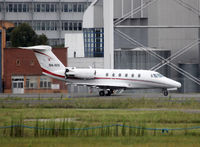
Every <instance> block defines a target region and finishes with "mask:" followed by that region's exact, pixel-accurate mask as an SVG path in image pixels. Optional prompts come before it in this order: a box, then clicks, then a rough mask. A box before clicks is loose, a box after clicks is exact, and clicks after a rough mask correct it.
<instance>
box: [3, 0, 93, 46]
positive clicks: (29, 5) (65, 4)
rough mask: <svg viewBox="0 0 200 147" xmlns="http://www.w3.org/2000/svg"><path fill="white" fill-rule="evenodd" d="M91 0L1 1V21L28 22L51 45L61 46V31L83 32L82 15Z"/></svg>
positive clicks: (62, 32) (62, 40) (62, 35)
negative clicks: (44, 36) (45, 37)
mask: <svg viewBox="0 0 200 147" xmlns="http://www.w3.org/2000/svg"><path fill="white" fill-rule="evenodd" d="M90 1H91V0H0V20H8V21H11V22H13V23H14V24H15V25H16V26H17V25H19V24H20V23H24V22H25V23H29V24H30V25H31V26H32V27H33V29H34V30H35V31H36V33H37V34H42V33H43V34H45V35H46V36H47V38H48V39H49V44H50V45H64V34H65V33H69V32H70V33H71V32H81V31H82V18H83V13H84V11H85V9H86V8H87V7H88V5H89V4H90Z"/></svg>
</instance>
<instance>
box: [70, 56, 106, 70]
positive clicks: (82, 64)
mask: <svg viewBox="0 0 200 147" xmlns="http://www.w3.org/2000/svg"><path fill="white" fill-rule="evenodd" d="M103 60H104V59H103V58H68V66H69V67H77V68H89V66H91V67H93V68H103V67H104V61H103Z"/></svg>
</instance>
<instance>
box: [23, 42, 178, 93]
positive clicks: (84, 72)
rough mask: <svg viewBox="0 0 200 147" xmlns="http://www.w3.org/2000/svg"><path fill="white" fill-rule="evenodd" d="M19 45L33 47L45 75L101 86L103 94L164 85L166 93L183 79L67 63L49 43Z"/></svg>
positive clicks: (141, 71) (159, 87)
mask: <svg viewBox="0 0 200 147" xmlns="http://www.w3.org/2000/svg"><path fill="white" fill-rule="evenodd" d="M20 48H22V49H28V50H33V52H34V53H35V56H36V57H37V60H38V62H39V64H40V66H41V68H42V73H43V74H44V75H47V76H49V77H52V78H55V79H59V80H63V81H65V82H66V83H67V84H74V85H82V86H89V87H95V88H97V89H99V95H100V96H105V95H106V96H110V95H111V94H114V93H115V91H119V90H126V89H162V91H163V94H164V96H167V95H168V90H177V88H180V87H181V83H179V82H177V81H174V80H172V79H169V78H167V77H165V76H163V75H161V74H160V73H158V72H156V71H150V70H122V69H118V70H115V69H95V68H88V69H78V68H74V67H65V66H64V65H63V64H62V63H61V62H60V60H59V59H58V58H57V57H56V56H55V55H54V54H53V52H52V48H51V47H50V46H45V45H40V46H31V47H20Z"/></svg>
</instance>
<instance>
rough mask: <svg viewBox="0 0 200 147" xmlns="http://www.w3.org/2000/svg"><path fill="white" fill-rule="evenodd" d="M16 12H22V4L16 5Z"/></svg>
mask: <svg viewBox="0 0 200 147" xmlns="http://www.w3.org/2000/svg"><path fill="white" fill-rule="evenodd" d="M18 12H22V4H18Z"/></svg>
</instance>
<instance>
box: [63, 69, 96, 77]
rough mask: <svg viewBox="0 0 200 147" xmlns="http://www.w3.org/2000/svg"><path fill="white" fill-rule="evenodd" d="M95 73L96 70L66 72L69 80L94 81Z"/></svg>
mask: <svg viewBox="0 0 200 147" xmlns="http://www.w3.org/2000/svg"><path fill="white" fill-rule="evenodd" d="M95 72H96V71H95V70H94V69H73V70H69V71H68V72H65V77H66V78H69V79H70V78H74V79H76V78H77V79H94V77H95V74H96V73H95Z"/></svg>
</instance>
